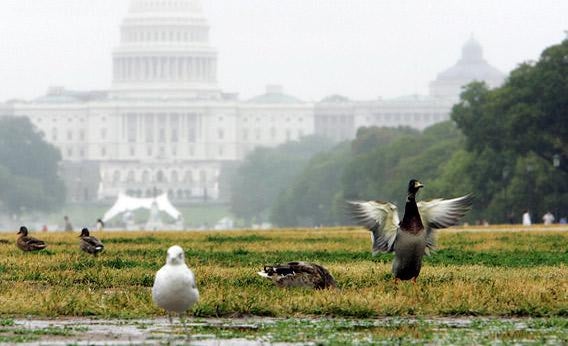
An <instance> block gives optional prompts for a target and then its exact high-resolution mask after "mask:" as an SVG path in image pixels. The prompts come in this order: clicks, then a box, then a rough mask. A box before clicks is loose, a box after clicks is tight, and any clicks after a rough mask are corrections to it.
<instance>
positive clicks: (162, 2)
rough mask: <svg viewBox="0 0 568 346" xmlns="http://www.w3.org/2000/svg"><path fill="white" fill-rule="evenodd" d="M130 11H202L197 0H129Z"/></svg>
mask: <svg viewBox="0 0 568 346" xmlns="http://www.w3.org/2000/svg"><path fill="white" fill-rule="evenodd" d="M130 12H131V13H147V12H150V13H160V12H173V13H179V12H186V13H187V12H193V13H196V12H197V13H200V12H202V7H201V3H200V1H199V0H131V2H130Z"/></svg>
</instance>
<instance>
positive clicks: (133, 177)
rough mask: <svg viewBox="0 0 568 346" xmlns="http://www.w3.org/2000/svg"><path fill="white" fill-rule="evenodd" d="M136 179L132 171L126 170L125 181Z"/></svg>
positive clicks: (129, 181) (130, 181) (131, 181)
mask: <svg viewBox="0 0 568 346" xmlns="http://www.w3.org/2000/svg"><path fill="white" fill-rule="evenodd" d="M135 180H136V176H135V175H134V171H128V176H127V177H126V182H128V183H133V182H134V181H135Z"/></svg>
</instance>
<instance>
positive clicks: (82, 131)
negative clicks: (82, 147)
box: [79, 130, 85, 142]
mask: <svg viewBox="0 0 568 346" xmlns="http://www.w3.org/2000/svg"><path fill="white" fill-rule="evenodd" d="M79 140H80V141H81V142H84V141H85V130H81V131H79Z"/></svg>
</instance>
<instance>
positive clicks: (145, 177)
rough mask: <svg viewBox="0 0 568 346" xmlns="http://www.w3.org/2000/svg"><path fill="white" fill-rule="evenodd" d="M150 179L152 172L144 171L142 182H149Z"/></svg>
mask: <svg viewBox="0 0 568 346" xmlns="http://www.w3.org/2000/svg"><path fill="white" fill-rule="evenodd" d="M149 181H150V172H148V171H144V172H142V182H143V183H148V182H149Z"/></svg>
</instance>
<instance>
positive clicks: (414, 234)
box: [348, 179, 473, 283]
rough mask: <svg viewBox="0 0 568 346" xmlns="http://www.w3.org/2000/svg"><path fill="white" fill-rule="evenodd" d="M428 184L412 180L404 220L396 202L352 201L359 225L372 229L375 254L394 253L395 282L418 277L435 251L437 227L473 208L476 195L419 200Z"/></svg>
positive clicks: (450, 224)
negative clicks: (425, 260) (400, 216)
mask: <svg viewBox="0 0 568 346" xmlns="http://www.w3.org/2000/svg"><path fill="white" fill-rule="evenodd" d="M423 187H424V185H423V184H422V183H421V182H420V181H418V180H416V179H412V180H410V182H409V183H408V195H407V198H406V206H405V208H404V216H403V218H402V222H401V221H400V219H399V217H398V211H397V208H396V205H394V204H393V203H390V202H382V201H349V202H348V203H349V205H350V207H351V212H352V214H353V216H354V217H355V219H356V220H357V221H358V223H359V224H361V225H363V226H365V227H367V228H368V229H369V231H371V240H372V242H373V255H376V254H377V253H379V252H394V261H393V264H392V273H393V275H394V277H395V282H398V281H399V280H412V281H413V282H415V283H416V279H417V278H418V275H419V274H420V269H421V267H422V257H423V256H424V255H430V251H432V250H434V247H435V241H434V233H435V230H437V229H441V228H447V227H450V226H454V225H456V224H457V223H458V222H459V220H460V219H461V218H462V217H463V216H464V215H465V214H466V213H467V212H468V211H469V210H470V209H471V204H472V201H473V197H472V196H471V195H465V196H462V197H458V198H454V199H442V198H438V199H434V200H430V201H420V202H418V203H416V194H417V193H418V191H419V190H420V189H421V188H423Z"/></svg>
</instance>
